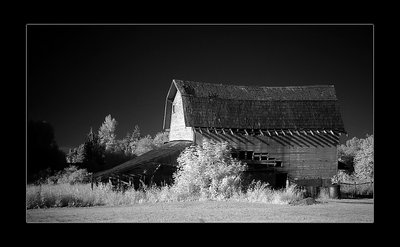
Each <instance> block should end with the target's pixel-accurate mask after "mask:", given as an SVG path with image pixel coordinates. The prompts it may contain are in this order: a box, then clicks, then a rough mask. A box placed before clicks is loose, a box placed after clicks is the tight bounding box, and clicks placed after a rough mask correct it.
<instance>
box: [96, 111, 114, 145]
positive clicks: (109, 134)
mask: <svg viewBox="0 0 400 247" xmlns="http://www.w3.org/2000/svg"><path fill="white" fill-rule="evenodd" d="M116 126H117V121H116V120H115V119H114V118H111V115H110V114H109V115H108V116H106V118H105V120H104V123H103V124H102V125H101V126H100V129H99V135H98V136H99V141H100V144H101V145H104V146H105V149H106V150H109V149H112V148H113V147H114V145H115V129H116Z"/></svg>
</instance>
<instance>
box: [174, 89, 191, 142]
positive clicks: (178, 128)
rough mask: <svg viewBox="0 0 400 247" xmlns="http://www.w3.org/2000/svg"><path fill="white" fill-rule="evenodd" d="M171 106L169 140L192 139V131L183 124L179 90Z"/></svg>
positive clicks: (183, 117) (183, 118)
mask: <svg viewBox="0 0 400 247" xmlns="http://www.w3.org/2000/svg"><path fill="white" fill-rule="evenodd" d="M172 105H173V107H171V111H172V113H171V125H170V132H169V140H170V141H174V140H189V141H193V140H194V132H193V129H192V128H191V127H186V125H185V116H184V114H183V104H182V96H181V93H180V92H179V91H177V93H176V95H175V98H174V101H173V104H172Z"/></svg>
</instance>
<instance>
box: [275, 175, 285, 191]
mask: <svg viewBox="0 0 400 247" xmlns="http://www.w3.org/2000/svg"><path fill="white" fill-rule="evenodd" d="M286 179H287V173H277V174H276V177H275V188H277V189H282V188H285V187H286Z"/></svg>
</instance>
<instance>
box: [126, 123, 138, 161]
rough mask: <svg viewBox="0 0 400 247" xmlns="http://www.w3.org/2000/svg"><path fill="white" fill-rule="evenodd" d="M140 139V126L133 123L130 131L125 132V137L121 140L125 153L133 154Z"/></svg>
mask: <svg viewBox="0 0 400 247" xmlns="http://www.w3.org/2000/svg"><path fill="white" fill-rule="evenodd" d="M139 139H140V128H139V126H138V125H135V128H134V130H133V131H132V133H129V132H128V133H127V135H126V137H125V138H124V139H123V140H122V143H123V146H124V151H125V153H126V154H135V150H136V146H137V143H138V141H139Z"/></svg>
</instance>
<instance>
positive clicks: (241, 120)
mask: <svg viewBox="0 0 400 247" xmlns="http://www.w3.org/2000/svg"><path fill="white" fill-rule="evenodd" d="M177 90H179V92H180V93H181V94H182V101H183V109H184V116H185V123H186V126H188V127H189V126H190V127H202V128H236V129H265V130H273V129H278V130H281V129H283V130H323V129H326V130H334V131H336V132H342V133H346V132H345V129H344V125H343V121H342V118H341V114H340V108H339V102H338V100H337V98H336V93H335V88H334V86H333V85H318V86H293V87H261V86H237V85H226V84H211V83H202V82H193V81H182V80H173V82H172V84H171V87H170V90H169V92H168V96H167V102H168V101H172V100H173V98H174V97H175V94H176V91H177ZM167 102H166V105H167ZM169 114H170V113H169V112H168V110H167V106H166V112H165V116H164V128H168V126H169V123H168V122H169V118H170V115H169Z"/></svg>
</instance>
